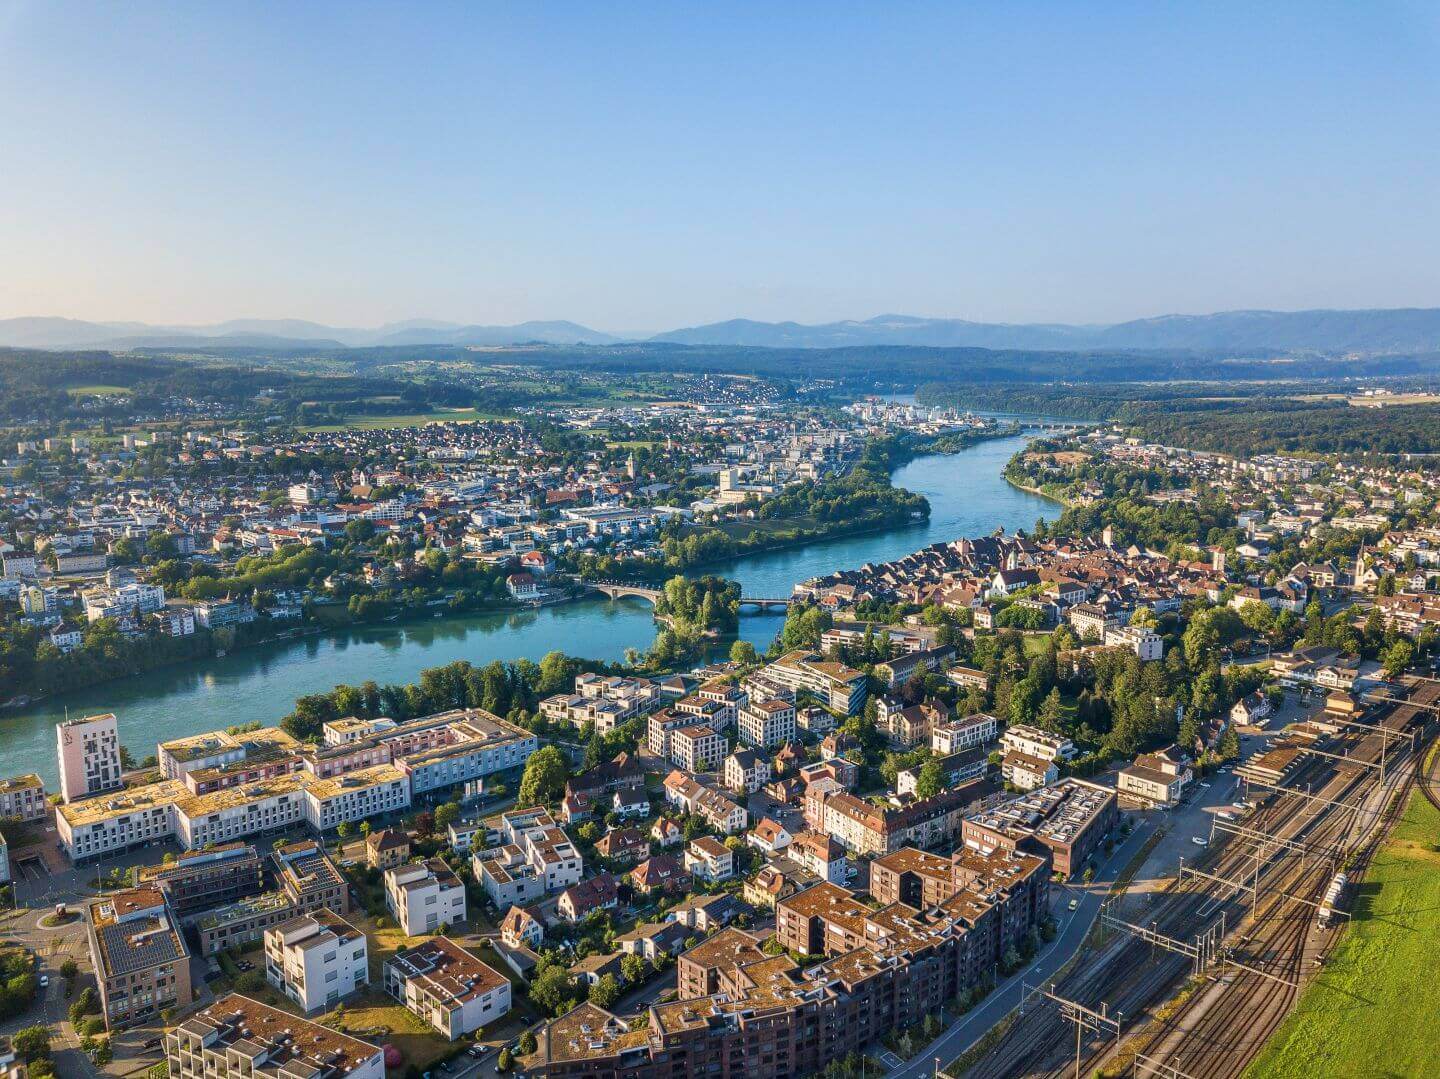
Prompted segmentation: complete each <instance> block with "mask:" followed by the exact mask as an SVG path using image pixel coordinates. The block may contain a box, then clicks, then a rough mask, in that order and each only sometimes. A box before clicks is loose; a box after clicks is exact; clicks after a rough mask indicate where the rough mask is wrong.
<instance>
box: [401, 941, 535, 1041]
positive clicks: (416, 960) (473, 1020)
mask: <svg viewBox="0 0 1440 1079" xmlns="http://www.w3.org/2000/svg"><path fill="white" fill-rule="evenodd" d="M384 991H386V993H389V994H390V995H392V997H395V998H396V1000H397V1001H400V1003H402V1004H403V1006H405V1007H406V1008H408V1010H409V1011H412V1013H413V1014H416V1016H419V1018H420V1020H422V1021H423V1023H426V1024H429V1026H431V1027H432V1029H433V1030H436V1031H438V1033H439V1034H442V1036H445V1037H446V1039H449V1040H451V1042H454V1040H455V1039H458V1037H462V1036H465V1034H469V1033H472V1031H475V1030H480V1029H481V1027H484V1026H487V1024H491V1023H495V1021H498V1020H501V1018H504V1017H505V1016H507V1014H508V1013H510V980H508V978H507V977H505V975H503V974H501V972H500V971H497V970H495V968H492V967H488V965H487V964H484V962H481V961H480V959H477V958H475V957H474V955H471V954H469V952H468V951H465V949H464V948H461V946H459V945H458V944H455V941H452V939H449V938H448V936H432V938H431V939H428V941H423V942H420V944H418V945H415V946H413V948H406V949H403V951H400V952H396V954H395V955H393V957H390V958H389V959H386V962H384Z"/></svg>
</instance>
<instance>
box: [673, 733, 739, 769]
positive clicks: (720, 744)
mask: <svg viewBox="0 0 1440 1079" xmlns="http://www.w3.org/2000/svg"><path fill="white" fill-rule="evenodd" d="M725 747H726V738H725V736H724V735H723V734H720V733H719V732H718V731H716V730H715V729H714V728H712V727H709V726H707V725H706V724H703V723H697V724H693V725H691V726H688V727H680V728H678V729H676V730H674V731H671V732H670V763H671V764H673V765H675V766H676V767H677V768H683V769H684V770H685V771H687V772H714V771H717V770H718V769H719V768H720V763H721V762H722V761H723V760H724V759H725Z"/></svg>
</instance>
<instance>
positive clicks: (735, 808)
mask: <svg viewBox="0 0 1440 1079" xmlns="http://www.w3.org/2000/svg"><path fill="white" fill-rule="evenodd" d="M665 800H666V801H667V802H669V803H670V804H671V805H673V806H677V807H678V808H680V809H683V810H684V811H685V812H686V813H694V814H696V815H698V816H700V817H703V818H704V819H705V820H706V822H707V823H709V824H710V826H711V827H712V828H714V829H715V830H716V831H718V832H720V833H722V834H724V835H734V834H736V833H737V832H743V831H744V830H745V826H746V824H747V823H748V822H749V815H748V814H747V813H746V811H745V807H744V806H742V805H740V804H738V803H737V802H734V801H732V800H731V799H730V798H728V797H726V796H725V795H724V794H722V793H720V792H719V791H717V790H712V789H711V788H709V787H706V786H703V785H701V784H700V783H697V782H696V781H695V780H694V779H692V778H691V777H690V776H687V775H685V774H684V773H683V772H680V771H675V772H671V773H670V774H669V775H668V776H666V777H665Z"/></svg>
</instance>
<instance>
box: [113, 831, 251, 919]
mask: <svg viewBox="0 0 1440 1079" xmlns="http://www.w3.org/2000/svg"><path fill="white" fill-rule="evenodd" d="M136 884H137V885H139V886H140V887H142V888H158V889H160V891H162V892H164V893H165V898H166V899H167V900H168V901H169V903H170V909H171V911H173V912H174V914H175V917H177V918H179V919H180V920H181V922H182V923H183V922H186V921H188V920H189V919H191V918H192V917H193V916H194V915H196V914H199V913H201V912H203V911H207V910H212V909H213V908H215V907H223V906H226V905H227V904H230V903H234V902H236V901H237V900H241V899H245V898H247V897H249V896H253V895H259V894H260V892H262V891H263V890H264V888H265V860H264V859H263V858H262V857H261V856H260V852H259V851H257V850H256V849H255V847H254V846H253V845H251V844H249V843H226V844H224V845H223V846H219V847H212V848H211V849H210V850H187V851H181V852H180V855H179V857H177V858H176V859H175V860H174V861H173V862H162V863H161V864H159V865H149V866H141V867H140V868H139V869H138V870H137V871H136Z"/></svg>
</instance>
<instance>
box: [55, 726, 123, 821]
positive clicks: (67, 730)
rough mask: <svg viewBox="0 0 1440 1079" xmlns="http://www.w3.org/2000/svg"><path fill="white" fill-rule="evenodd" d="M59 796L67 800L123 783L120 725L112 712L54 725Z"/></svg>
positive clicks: (112, 788) (97, 792)
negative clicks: (121, 776)
mask: <svg viewBox="0 0 1440 1079" xmlns="http://www.w3.org/2000/svg"><path fill="white" fill-rule="evenodd" d="M55 740H56V742H57V756H58V758H59V761H60V796H61V797H62V798H63V799H64V800H65V801H66V802H73V801H75V800H76V799H77V798H85V797H88V796H89V795H92V794H101V793H103V792H105V791H109V790H114V789H116V788H117V787H119V786H121V785H122V783H121V779H120V729H119V721H118V720H116V718H115V714H114V713H113V712H107V713H105V714H104V715H99V716H86V717H85V718H84V719H67V720H66V721H65V722H63V723H57V724H56V725H55Z"/></svg>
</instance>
